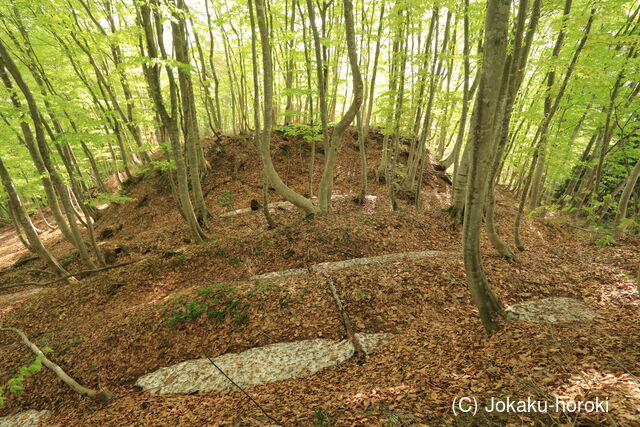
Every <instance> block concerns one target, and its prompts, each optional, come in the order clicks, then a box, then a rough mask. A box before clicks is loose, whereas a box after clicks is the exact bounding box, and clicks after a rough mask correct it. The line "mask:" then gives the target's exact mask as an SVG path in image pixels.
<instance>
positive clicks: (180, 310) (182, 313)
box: [167, 300, 207, 326]
mask: <svg viewBox="0 0 640 427" xmlns="http://www.w3.org/2000/svg"><path fill="white" fill-rule="evenodd" d="M172 305H173V306H174V308H173V309H172V310H171V315H170V316H169V317H167V322H168V323H169V326H174V325H177V324H178V323H183V322H190V321H193V320H196V319H197V318H198V317H200V315H201V314H202V313H203V312H204V311H205V310H206V309H207V305H206V304H201V303H199V302H198V301H189V302H186V303H185V302H182V301H181V300H176V301H173V303H172Z"/></svg>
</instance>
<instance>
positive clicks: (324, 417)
mask: <svg viewBox="0 0 640 427" xmlns="http://www.w3.org/2000/svg"><path fill="white" fill-rule="evenodd" d="M313 417H314V418H315V419H316V421H315V422H314V423H313V425H314V426H316V427H328V426H330V425H332V424H333V423H334V421H335V419H334V418H332V417H330V416H329V414H327V411H325V410H324V408H318V409H316V410H315V411H314V412H313Z"/></svg>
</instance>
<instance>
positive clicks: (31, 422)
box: [0, 409, 50, 427]
mask: <svg viewBox="0 0 640 427" xmlns="http://www.w3.org/2000/svg"><path fill="white" fill-rule="evenodd" d="M49 414H50V412H49V411H47V410H43V411H38V410H37V409H29V410H28V411H22V412H18V413H17V414H14V415H9V416H7V417H1V418H0V427H37V426H39V425H40V423H41V422H42V420H44V419H45V418H47V417H48V416H49Z"/></svg>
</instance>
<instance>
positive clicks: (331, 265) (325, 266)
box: [249, 251, 445, 280]
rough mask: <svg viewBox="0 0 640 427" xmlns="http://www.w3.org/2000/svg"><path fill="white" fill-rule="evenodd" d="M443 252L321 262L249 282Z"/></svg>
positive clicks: (434, 253) (424, 256) (272, 273)
mask: <svg viewBox="0 0 640 427" xmlns="http://www.w3.org/2000/svg"><path fill="white" fill-rule="evenodd" d="M444 254H445V253H444V252H441V251H417V252H399V253H395V254H387V255H379V256H372V257H365V258H353V259H347V260H344V261H332V262H321V263H320V264H314V265H312V266H311V267H310V268H309V269H305V268H295V269H292V270H281V271H272V272H270V273H264V274H258V275H256V276H251V277H250V278H249V280H263V279H273V278H276V277H287V276H297V275H300V274H305V273H309V270H311V271H310V272H311V273H317V272H322V271H333V270H341V269H343V268H350V267H356V266H361V265H371V264H382V263H385V262H396V261H403V260H406V259H420V258H429V257H434V256H441V255H444Z"/></svg>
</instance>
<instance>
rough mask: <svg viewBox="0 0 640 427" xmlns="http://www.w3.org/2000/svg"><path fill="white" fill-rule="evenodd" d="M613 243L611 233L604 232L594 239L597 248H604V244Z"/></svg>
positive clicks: (609, 244)
mask: <svg viewBox="0 0 640 427" xmlns="http://www.w3.org/2000/svg"><path fill="white" fill-rule="evenodd" d="M612 244H613V236H612V235H611V234H605V235H604V236H602V237H601V238H599V239H598V240H597V241H596V247H597V248H604V247H605V246H611V245H612Z"/></svg>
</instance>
